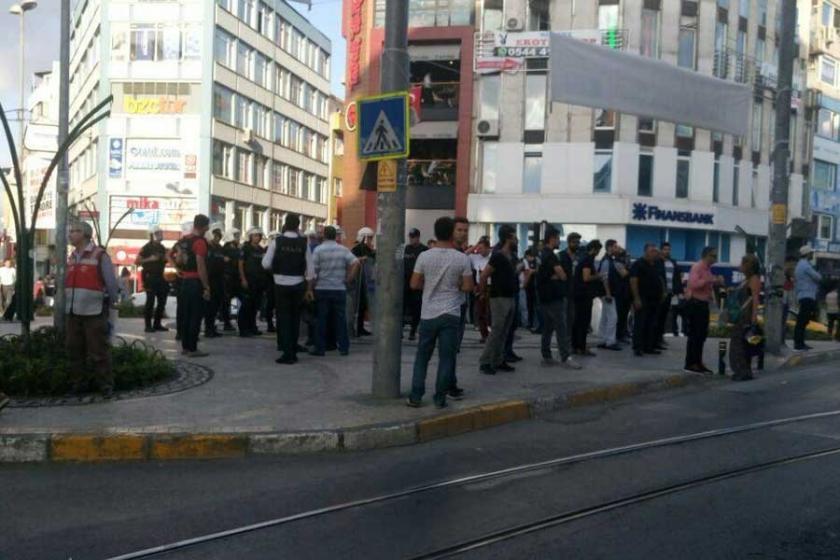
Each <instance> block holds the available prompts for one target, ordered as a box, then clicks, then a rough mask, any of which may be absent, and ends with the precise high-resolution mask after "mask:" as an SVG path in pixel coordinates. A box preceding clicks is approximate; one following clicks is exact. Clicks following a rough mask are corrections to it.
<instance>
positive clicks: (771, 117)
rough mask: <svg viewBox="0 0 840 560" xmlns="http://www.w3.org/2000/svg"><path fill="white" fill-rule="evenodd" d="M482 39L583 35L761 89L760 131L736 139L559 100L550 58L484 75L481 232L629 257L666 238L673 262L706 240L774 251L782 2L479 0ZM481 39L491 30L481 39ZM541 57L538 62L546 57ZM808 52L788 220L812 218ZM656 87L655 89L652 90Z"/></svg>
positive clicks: (694, 254) (477, 216)
mask: <svg viewBox="0 0 840 560" xmlns="http://www.w3.org/2000/svg"><path fill="white" fill-rule="evenodd" d="M479 4H481V6H480V12H479V14H478V16H479V17H478V18H477V28H478V31H480V32H481V33H482V34H484V33H489V34H490V35H492V32H507V39H508V40H511V39H513V38H515V37H516V34H517V33H529V32H530V33H537V34H538V33H539V32H540V31H545V30H549V29H550V30H552V31H561V30H563V31H565V30H573V31H574V33H573V35H575V34H577V35H580V36H581V37H587V36H590V35H593V34H594V36H595V37H596V38H600V40H601V42H602V43H603V44H605V45H606V46H608V47H612V48H622V49H624V50H626V51H627V52H632V53H638V54H641V55H643V56H651V57H655V58H658V59H660V60H662V61H665V62H668V63H671V64H674V65H678V66H681V67H684V68H687V69H689V70H693V71H697V72H701V73H703V74H707V75H710V76H716V77H718V78H721V79H726V80H735V81H738V82H741V83H745V84H748V85H749V86H750V87H751V88H753V92H754V103H753V108H752V114H751V116H750V117H751V119H750V120H751V127H750V134H748V135H747V136H745V137H733V136H732V135H728V134H720V133H717V132H714V131H710V130H702V129H699V128H693V127H689V126H681V125H679V124H678V123H676V124H675V123H669V122H656V121H653V120H651V119H647V118H644V117H643V116H634V115H627V114H616V113H615V112H612V111H604V110H593V109H590V108H585V107H579V106H569V105H566V104H563V103H551V102H550V101H549V100H548V93H547V84H548V82H549V76H548V70H547V67H548V65H547V59H546V58H545V56H546V53H545V52H540V51H539V50H537V51H536V52H531V53H529V54H528V56H526V57H525V58H526V60H522V61H520V62H521V63H522V65H523V67H522V69H521V70H520V71H513V72H510V71H506V72H498V71H496V72H495V73H494V72H492V71H490V72H486V73H482V74H477V75H476V87H475V99H474V106H475V108H476V109H475V111H474V114H475V118H474V129H475V130H476V131H477V133H476V136H475V138H474V140H473V142H472V150H471V151H472V153H473V154H474V157H475V161H476V165H475V174H474V175H473V176H472V177H471V182H470V185H471V187H470V193H469V197H468V201H467V215H468V217H469V219H470V220H471V221H472V222H473V223H474V224H475V225H474V226H473V228H474V232H473V233H474V236H477V235H479V234H492V233H493V231H494V229H495V227H497V226H498V224H502V223H512V224H518V227H519V230H520V235H519V237H520V240H522V242H523V245H524V244H525V243H526V242H527V241H525V240H527V238H528V232H529V230H530V228H531V225H532V224H533V223H534V222H542V221H546V222H548V223H552V224H555V225H556V226H558V227H559V228H560V229H561V231H563V232H565V233H568V232H570V231H578V232H579V233H581V234H582V235H583V237H584V239H592V238H600V239H601V240H602V241H603V240H605V239H610V238H612V239H616V240H618V241H619V243H621V244H622V245H625V246H626V247H627V248H628V249H629V251H630V252H631V254H632V255H634V256H638V255H640V254H641V252H642V249H643V246H644V244H645V243H646V242H654V243H660V242H663V241H666V240H667V241H670V242H671V244H672V246H673V252H674V256H675V258H677V259H679V260H695V259H697V258H698V257H699V253H700V250H701V249H702V248H703V247H704V246H707V245H712V246H717V247H718V248H719V255H720V259H721V261H722V262H724V263H733V264H737V263H738V261H739V260H740V258H741V256H742V255H743V254H744V253H745V252H746V251H747V249H748V247H752V248H754V249H755V250H756V251H757V252H758V253H759V254H761V256H762V258H763V257H764V256H765V255H764V252H765V247H766V236H767V232H768V224H769V218H768V211H769V196H770V181H771V157H772V148H773V142H774V138H773V137H774V132H775V109H774V107H775V93H776V88H775V79H776V67H777V62H776V61H777V60H778V39H777V37H778V34H779V27H778V26H779V23H780V22H779V18H778V17H777V16H778V13H777V10H778V5H779V3H778V2H774V1H772V0H717V1H714V0H700V1H691V0H687V1H682V2H676V1H673V2H672V1H669V0H600V1H596V0H593V1H591V2H574V1H572V0H551V1H538V0H532V1H531V0H529V1H523V2H511V1H507V2H502V1H500V0H483V1H482V2H479ZM483 36H484V35H482V37H483ZM540 56H542V58H540ZM807 57H808V53H807V49H805V48H800V49H799V54H798V56H797V59H796V64H795V67H796V68H795V74H794V81H795V89H796V90H797V91H796V92H795V93H794V102H793V103H792V107H791V132H792V137H791V149H792V158H791V162H790V165H791V184H790V201H789V202H790V215H789V218H793V217H797V216H801V215H803V212H804V211H806V210H807V208H806V205H805V204H804V203H805V202H806V201H807V189H806V188H805V180H806V177H807V175H808V172H809V164H808V162H809V153H810V145H809V142H808V139H809V137H810V135H809V134H807V133H806V131H807V130H808V129H809V127H810V122H809V115H808V111H807V110H806V109H807V108H806V104H805V102H804V99H803V98H802V94H801V93H800V92H802V91H803V89H804V88H803V83H804V77H805V74H806V69H807V60H808V58H807ZM650 86H651V87H656V84H650Z"/></svg>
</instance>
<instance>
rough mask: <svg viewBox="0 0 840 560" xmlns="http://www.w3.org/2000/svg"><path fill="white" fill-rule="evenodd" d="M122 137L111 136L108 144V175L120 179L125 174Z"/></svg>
mask: <svg viewBox="0 0 840 560" xmlns="http://www.w3.org/2000/svg"><path fill="white" fill-rule="evenodd" d="M124 143H125V141H124V140H123V139H122V138H111V141H110V142H109V144H108V176H109V177H110V178H111V179H119V178H121V177H122V174H123V146H124Z"/></svg>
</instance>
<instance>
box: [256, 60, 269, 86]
mask: <svg viewBox="0 0 840 560" xmlns="http://www.w3.org/2000/svg"><path fill="white" fill-rule="evenodd" d="M267 66H268V61H267V60H266V59H265V57H264V56H263V55H261V54H260V53H254V81H255V82H257V83H258V84H259V85H261V86H262V87H266V73H265V69H266V67H267Z"/></svg>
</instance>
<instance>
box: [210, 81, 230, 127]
mask: <svg viewBox="0 0 840 560" xmlns="http://www.w3.org/2000/svg"><path fill="white" fill-rule="evenodd" d="M213 116H214V117H216V118H217V119H218V120H220V121H222V122H225V123H228V124H231V123H233V92H232V91H230V90H229V89H227V88H224V87H222V86H218V85H217V86H216V87H215V88H214V90H213Z"/></svg>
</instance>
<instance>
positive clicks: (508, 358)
mask: <svg viewBox="0 0 840 560" xmlns="http://www.w3.org/2000/svg"><path fill="white" fill-rule="evenodd" d="M522 360H523V358H522V356H519V355H518V354H516V353H514V352H511V353H510V356H505V361H506V362H512V363H514V364H515V363H516V362H521V361H522Z"/></svg>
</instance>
